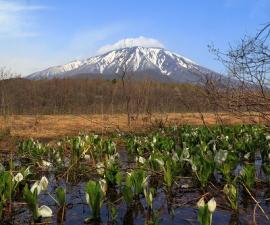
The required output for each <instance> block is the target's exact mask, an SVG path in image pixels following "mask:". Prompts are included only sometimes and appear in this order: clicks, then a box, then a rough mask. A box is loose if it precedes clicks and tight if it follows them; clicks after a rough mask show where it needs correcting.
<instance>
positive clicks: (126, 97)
mask: <svg viewBox="0 0 270 225" xmlns="http://www.w3.org/2000/svg"><path fill="white" fill-rule="evenodd" d="M126 79H127V70H126V64H125V63H124V69H123V72H122V76H121V81H122V88H123V95H124V97H125V101H126V113H127V123H128V126H130V121H131V113H130V100H131V96H130V94H128V92H127V87H126Z"/></svg>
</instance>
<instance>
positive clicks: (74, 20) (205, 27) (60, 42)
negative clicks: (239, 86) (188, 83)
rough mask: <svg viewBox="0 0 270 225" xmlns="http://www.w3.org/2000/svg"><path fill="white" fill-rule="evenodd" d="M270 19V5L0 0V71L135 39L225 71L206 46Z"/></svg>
mask: <svg viewBox="0 0 270 225" xmlns="http://www.w3.org/2000/svg"><path fill="white" fill-rule="evenodd" d="M269 21H270V1H269V0H203V1H202V0H186V1H184V0H183V1H182V0H166V1H165V0H163V1H161V0H160V1H158V0H136V1H133V0H129V1H128V0H125V1H124V0H76V1H75V0H0V67H2V66H5V67H7V68H10V69H11V70H12V71H14V72H17V73H20V74H22V75H27V74H29V73H31V72H35V71H37V70H41V69H45V68H46V67H48V66H53V65H58V64H62V63H66V62H69V61H71V60H75V59H81V58H87V57H90V56H93V55H96V54H98V53H100V52H102V49H103V50H104V49H110V47H111V45H113V44H114V43H116V42H118V41H119V40H122V39H127V38H129V39H131V40H132V39H133V38H134V39H135V41H137V42H139V43H140V41H142V42H143V43H142V44H146V45H147V44H149V43H150V44H151V45H158V46H164V47H165V48H166V49H169V50H172V51H174V52H176V53H179V54H181V55H183V56H185V57H187V58H190V59H191V60H193V61H195V62H197V63H199V64H201V65H203V66H206V67H208V68H210V69H214V70H216V71H218V72H223V71H224V69H223V67H222V65H221V64H220V63H219V62H217V61H216V60H215V59H214V56H213V55H212V54H211V53H209V52H208V48H207V45H208V44H211V43H213V44H214V45H215V46H216V47H218V48H220V49H222V50H226V49H227V48H228V45H229V43H232V44H235V43H237V41H239V40H240V39H241V38H242V37H243V36H244V35H245V34H254V33H256V31H257V30H258V29H259V28H260V27H262V26H263V24H265V23H266V22H269ZM138 37H141V38H139V39H138ZM142 37H143V38H142ZM137 42H136V43H137ZM120 43H121V42H120ZM104 46H106V47H105V48H104ZM116 46H117V45H116Z"/></svg>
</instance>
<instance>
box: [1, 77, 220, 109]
mask: <svg viewBox="0 0 270 225" xmlns="http://www.w3.org/2000/svg"><path fill="white" fill-rule="evenodd" d="M204 94H205V90H204V89H203V87H200V86H196V85H192V84H179V83H164V82H157V81H153V80H140V81H135V80H130V79H127V80H125V81H124V80H121V79H120V80H113V81H107V80H89V79H53V80H27V79H21V78H20V79H19V78H17V79H9V80H2V81H0V100H1V102H0V103H1V104H0V106H1V108H0V109H1V111H0V113H1V114H100V113H106V114H114V113H127V110H128V111H129V113H130V114H143V113H163V112H191V111H196V112H198V111H212V110H215V109H214V106H213V105H211V104H209V103H208V100H207V98H205V95H204Z"/></svg>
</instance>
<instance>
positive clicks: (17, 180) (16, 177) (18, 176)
mask: <svg viewBox="0 0 270 225" xmlns="http://www.w3.org/2000/svg"><path fill="white" fill-rule="evenodd" d="M12 180H13V181H16V182H17V183H19V182H21V181H22V180H23V175H22V174H21V173H17V174H16V176H15V177H14V178H13V179H12Z"/></svg>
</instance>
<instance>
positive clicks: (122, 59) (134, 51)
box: [27, 47, 215, 82]
mask: <svg viewBox="0 0 270 225" xmlns="http://www.w3.org/2000/svg"><path fill="white" fill-rule="evenodd" d="M123 70H125V71H126V74H127V75H129V76H131V77H133V78H135V79H140V78H142V77H150V78H154V79H156V80H172V81H178V82H193V81H195V82H196V81H199V80H200V79H201V78H202V76H203V75H207V74H215V73H214V72H213V71H211V70H209V69H206V68H204V67H202V66H199V65H198V64H196V63H195V62H193V61H191V60H189V59H187V58H185V57H183V56H180V55H178V54H176V53H173V52H170V51H168V50H165V49H162V48H147V47H129V48H123V49H118V50H113V51H110V52H108V53H105V54H103V55H99V56H95V57H91V58H89V59H86V60H81V61H80V60H76V61H73V62H70V63H68V64H65V65H61V66H55V67H50V68H48V69H45V70H43V71H40V72H36V73H33V74H30V75H29V76H27V78H29V79H52V78H68V77H74V78H75V77H83V78H97V77H104V78H105V79H114V78H117V77H119V76H121V75H122V73H123Z"/></svg>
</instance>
